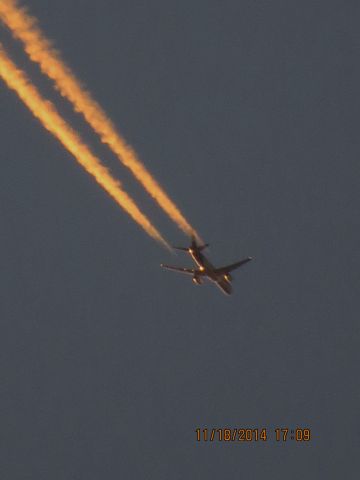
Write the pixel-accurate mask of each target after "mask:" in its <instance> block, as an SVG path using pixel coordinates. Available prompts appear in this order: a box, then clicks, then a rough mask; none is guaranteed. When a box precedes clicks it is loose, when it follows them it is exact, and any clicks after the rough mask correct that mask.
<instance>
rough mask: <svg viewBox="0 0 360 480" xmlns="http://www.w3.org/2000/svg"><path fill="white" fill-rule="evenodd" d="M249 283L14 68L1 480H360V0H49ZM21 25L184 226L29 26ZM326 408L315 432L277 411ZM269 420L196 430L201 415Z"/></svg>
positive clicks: (151, 161) (34, 8)
mask: <svg viewBox="0 0 360 480" xmlns="http://www.w3.org/2000/svg"><path fill="white" fill-rule="evenodd" d="M27 3H28V5H29V6H30V8H31V12H32V13H33V14H34V15H36V16H37V17H38V18H39V19H40V23H41V26H42V27H43V29H44V30H45V32H46V33H47V34H48V36H49V37H50V38H52V39H53V40H54V42H55V45H56V46H57V47H58V48H59V49H60V51H61V52H62V54H63V56H64V58H65V59H66V61H67V62H68V63H69V64H70V66H71V67H72V68H73V69H74V71H75V72H76V73H77V75H78V76H79V78H80V79H81V80H82V81H83V82H84V84H85V85H86V86H87V87H88V88H89V89H90V91H91V92H92V93H93V94H94V96H95V98H96V99H97V100H98V101H99V102H100V103H101V104H102V105H103V107H104V108H105V110H106V111H107V112H108V114H109V115H110V117H111V118H112V120H113V121H114V122H115V124H116V125H117V126H118V127H119V129H120V131H121V132H122V134H123V135H124V136H125V137H126V138H127V139H128V141H129V142H130V143H131V144H132V145H133V146H134V147H135V149H136V151H137V152H138V154H139V156H140V157H141V159H142V160H143V161H144V163H145V164H146V166H147V167H148V168H149V169H150V171H151V172H152V173H153V174H154V175H155V176H156V178H157V179H158V180H159V181H160V183H161V184H162V185H163V186H164V187H165V188H166V190H167V191H168V192H169V194H170V196H171V197H172V198H173V199H174V200H175V201H176V203H177V204H178V205H179V206H180V208H181V209H182V211H183V212H184V213H185V215H186V217H187V218H188V219H189V220H190V222H192V223H193V225H194V226H195V227H196V228H197V229H198V230H199V232H200V233H201V235H202V236H203V238H204V239H206V240H207V241H209V242H210V243H211V247H212V248H211V250H210V252H209V253H210V256H211V259H212V260H213V261H214V262H215V263H217V264H221V263H229V262H232V261H235V260H237V259H239V258H242V257H244V256H247V255H251V256H254V257H255V258H256V260H255V261H254V262H252V263H250V264H248V265H247V266H246V267H244V269H242V270H239V271H238V272H236V273H235V275H234V277H235V281H234V291H235V292H234V295H233V296H232V297H225V296H223V295H222V294H221V292H220V291H219V290H218V289H216V288H215V287H213V286H211V285H207V286H203V287H194V286H193V284H192V282H191V281H190V280H189V279H188V278H187V277H185V278H184V277H182V276H181V275H175V274H172V273H171V272H165V271H162V270H161V269H160V268H159V264H160V263H161V262H163V261H165V262H167V263H171V262H174V263H176V264H179V265H190V264H191V263H190V260H189V259H188V258H186V256H184V257H183V256H182V255H181V254H179V256H177V257H172V256H171V255H170V254H169V253H168V252H166V251H165V250H163V249H162V248H161V247H160V246H159V245H157V244H156V243H155V242H153V241H152V240H151V239H150V238H149V237H147V236H146V234H144V233H143V232H142V230H141V229H140V228H139V227H138V226H137V225H136V224H135V223H134V222H133V221H132V220H131V219H130V218H129V217H128V216H127V215H126V214H125V213H124V212H122V211H121V210H120V209H119V208H118V207H117V205H115V203H114V202H113V201H112V200H111V199H110V198H109V197H108V196H107V195H106V194H104V192H103V191H102V190H101V189H100V188H99V187H98V186H97V185H96V184H95V182H94V181H93V180H92V179H91V178H90V177H89V176H88V175H87V174H86V173H85V172H84V171H83V170H82V169H81V168H80V167H79V166H78V165H77V164H76V162H75V161H74V160H73V158H72V157H71V156H70V155H69V154H68V153H67V152H66V151H65V150H64V149H63V148H62V147H61V146H60V145H59V143H58V142H57V141H56V140H55V139H53V137H51V136H50V135H49V134H48V133H47V132H45V131H44V129H43V128H42V127H41V126H40V124H39V123H38V121H36V120H35V119H33V118H32V116H31V114H30V113H29V112H28V111H27V110H26V108H25V107H24V106H23V105H22V103H21V102H20V101H19V100H18V99H17V98H16V96H15V94H14V93H13V92H10V91H9V90H8V89H7V88H6V87H5V86H4V84H3V83H1V87H0V105H1V115H0V122H1V137H0V138H1V157H2V174H1V188H0V215H1V219H2V229H1V230H2V233H1V235H0V242H1V243H0V245H1V251H2V252H3V256H2V262H1V277H0V279H1V280H0V281H1V285H0V287H1V288H0V291H1V303H0V305H1V311H2V312H1V323H0V326H1V327H0V328H1V330H0V355H1V394H0V411H1V427H0V430H1V437H0V438H1V462H0V472H1V477H2V478H6V479H7V480H17V479H23V478H24V479H25V478H26V479H29V480H30V479H31V480H32V479H34V480H35V479H36V480H38V479H48V478H51V479H52V480H57V479H59V480H60V479H82V478H86V479H88V480H92V479H94V480H95V479H99V478H106V479H118V478H128V479H140V478H141V479H142V478H144V479H149V478H151V479H163V478H164V479H165V478H166V479H167V478H171V479H184V478H189V479H193V478H194V479H195V478H214V479H215V478H226V479H227V478H240V475H241V476H245V475H246V476H247V478H254V479H255V478H261V477H262V476H264V475H266V476H267V478H277V479H283V478H289V477H290V476H291V477H292V478H294V479H303V478H305V476H306V478H309V479H318V478H339V477H340V475H341V477H342V478H349V479H352V478H354V479H355V478H357V474H356V473H355V467H356V464H357V463H358V462H357V460H358V445H359V411H358V405H359V401H360V398H359V396H360V395H359V393H360V392H359V382H358V365H359V354H358V342H359V327H358V287H359V228H358V217H359V212H358V206H359V199H358V190H359V187H358V184H359V153H360V152H359V134H358V128H359V106H360V105H359V85H360V68H359V53H360V34H359V20H360V18H359V5H358V2H357V1H351V0H348V1H346V2H344V1H340V0H339V1H332V0H330V1H329V0H326V1H325V0H319V1H317V2H313V1H306V0H305V1H302V2H298V1H295V0H290V1H289V0H286V1H285V0H273V1H272V2H269V1H265V0H258V1H256V2H254V1H253V0H241V1H239V0H236V1H235V0H233V1H230V0H229V1H223V2H220V1H213V0H207V1H204V0H199V1H197V2H178V1H174V0H170V1H169V0H168V1H160V0H155V1H152V2H145V1H137V2H132V1H123V0H121V1H119V0H116V1H115V0H108V1H107V2H105V7H104V2H94V1H93V0H90V1H86V2H85V1H79V0H78V1H75V2H74V1H70V0H63V1H62V2H52V3H53V4H52V5H50V4H49V2H48V1H45V0H31V1H30V0H29V1H28V2H27ZM0 39H1V41H2V42H3V43H4V44H5V45H6V46H7V47H8V48H9V51H10V52H11V53H12V55H13V58H14V59H16V61H17V63H18V64H19V65H21V66H22V67H25V68H26V70H27V71H28V73H30V74H31V76H32V78H33V80H34V81H35V82H36V84H37V85H38V86H39V87H40V88H41V90H42V92H43V93H44V94H46V95H47V96H49V97H51V98H52V99H53V100H56V103H57V104H58V105H59V108H60V110H61V112H62V113H64V114H66V116H67V118H68V119H69V120H70V121H71V122H72V124H73V125H74V126H75V127H76V128H78V129H79V131H80V132H81V133H82V134H83V136H84V138H85V139H86V141H88V142H89V143H90V144H91V145H92V147H93V148H94V151H95V152H96V153H97V154H99V155H100V156H101V158H102V159H103V160H104V162H106V164H107V165H109V166H110V167H111V169H112V171H113V172H114V173H115V174H117V175H118V176H119V177H120V178H121V179H122V180H123V181H124V184H125V185H126V187H127V189H128V191H129V192H131V193H132V194H133V195H134V196H136V198H137V200H138V201H139V203H140V204H141V206H142V207H143V208H144V210H145V211H146V212H147V213H148V215H149V216H150V217H151V218H152V220H153V221H154V223H155V224H156V225H157V226H158V227H159V229H160V230H161V232H162V233H163V234H164V235H165V237H166V238H167V239H168V240H169V241H170V242H171V243H175V244H179V243H180V244H181V243H182V244H185V243H187V239H186V238H185V237H184V235H183V234H182V233H181V232H180V231H178V230H177V228H176V227H175V226H174V225H173V224H172V223H171V222H170V221H169V220H168V219H167V218H166V217H165V215H164V214H163V213H162V212H161V211H160V210H159V209H158V208H157V207H156V206H155V205H154V204H153V202H152V201H151V199H150V198H149V197H148V196H147V195H146V194H145V193H144V192H143V191H142V189H141V187H139V186H138V185H137V184H136V183H135V181H134V180H133V179H132V177H131V176H130V174H129V173H128V172H127V171H125V169H124V168H123V167H122V166H121V165H120V164H119V163H118V161H117V160H116V159H115V158H114V157H113V156H112V155H111V154H110V153H109V152H108V151H107V149H106V148H105V147H103V146H102V145H101V144H100V142H99V141H98V140H97V138H96V137H95V136H94V135H93V134H92V133H91V131H90V129H89V128H88V127H87V126H86V125H85V124H84V123H83V121H82V119H81V118H80V117H79V116H76V115H75V114H73V113H72V112H71V108H70V107H69V105H68V104H67V103H66V102H65V101H63V100H62V99H60V97H58V96H57V94H55V93H54V92H53V90H52V88H51V84H50V82H49V81H48V80H47V79H45V77H43V76H41V75H40V73H39V71H38V69H37V67H36V66H34V65H32V64H30V62H29V61H28V60H27V58H26V57H25V55H24V54H23V52H22V50H21V47H20V44H18V43H16V42H14V41H13V40H12V39H11V37H10V35H9V33H8V32H7V31H6V30H5V29H4V28H1V30H0ZM298 426H299V427H308V428H311V431H312V440H311V442H310V443H307V444H300V443H295V442H293V441H290V440H289V441H288V442H286V443H285V444H284V443H277V442H276V441H275V438H274V429H275V428H277V427H289V428H296V427H298ZM198 427H200V428H205V427H208V428H212V427H216V428H221V427H231V428H235V427H238V428H240V427H249V428H256V427H258V428H263V427H266V428H267V429H268V437H269V438H268V441H267V442H265V443H263V442H258V443H254V442H253V443H247V444H244V443H242V444H240V445H232V444H219V443H217V444H205V443H202V444H197V443H196V441H195V440H196V438H195V429H196V428H198Z"/></svg>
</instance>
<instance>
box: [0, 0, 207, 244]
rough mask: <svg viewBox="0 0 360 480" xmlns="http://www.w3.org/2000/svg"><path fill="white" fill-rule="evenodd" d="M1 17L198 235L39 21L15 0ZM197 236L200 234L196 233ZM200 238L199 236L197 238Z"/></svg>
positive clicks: (0, 1)
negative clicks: (67, 62)
mask: <svg viewBox="0 0 360 480" xmlns="http://www.w3.org/2000/svg"><path fill="white" fill-rule="evenodd" d="M0 18H1V20H2V21H3V23H4V24H5V25H6V26H7V27H8V28H9V29H10V30H11V31H12V33H13V35H14V37H15V38H18V39H19V40H21V41H22V43H23V44H24V47H25V51H26V52H27V54H28V55H29V57H30V58H31V60H33V61H34V62H36V63H38V64H39V65H40V68H41V70H42V72H43V73H45V74H46V75H47V76H48V77H50V78H51V79H52V80H53V81H54V83H55V86H56V88H57V89H58V90H59V91H60V93H61V95H62V96H63V97H66V98H67V99H68V100H69V101H70V102H71V103H72V104H73V106H74V109H75V110H76V111H77V112H80V113H81V114H82V115H83V116H84V118H85V119H86V121H87V122H88V123H89V125H91V127H92V128H93V130H94V131H95V132H96V133H97V134H98V135H99V137H100V138H101V141H102V142H103V143H106V144H107V145H108V146H109V147H110V149H111V150H112V151H113V152H114V153H115V154H116V156H117V157H118V159H119V160H120V161H121V162H122V163H123V164H124V165H125V166H126V167H128V168H129V169H130V170H131V172H132V173H133V174H134V176H135V177H136V178H137V180H138V181H139V182H140V183H141V184H142V185H143V187H144V188H145V189H146V190H147V191H148V193H149V194H150V195H151V196H152V197H153V198H154V199H155V200H156V202H157V203H158V204H159V205H160V207H161V208H162V209H163V210H164V211H165V212H166V213H167V214H168V215H169V217H170V218H171V219H172V220H173V221H174V222H175V223H176V224H177V225H178V226H179V227H180V228H181V229H182V230H183V231H184V232H185V233H186V234H187V235H192V234H196V232H195V230H194V228H193V227H192V226H191V225H190V224H189V223H188V222H187V220H186V219H185V217H184V216H183V214H182V213H181V212H180V210H179V209H178V207H177V206H176V205H175V204H174V202H173V201H172V200H171V199H170V198H169V196H168V195H167V194H166V193H165V191H164V190H163V189H162V188H161V187H160V185H159V184H158V183H157V181H156V180H155V179H154V178H153V177H152V175H151V174H150V172H149V171H148V170H147V169H146V167H145V166H144V165H143V164H142V163H141V161H140V160H139V159H138V158H137V156H136V153H135V152H134V150H133V149H132V148H131V147H130V146H129V145H128V144H127V143H126V141H125V140H124V139H123V138H122V137H121V136H120V134H119V133H118V132H117V131H116V128H115V126H114V125H113V123H112V122H111V120H110V119H109V118H108V117H107V115H106V113H105V112H104V110H103V109H102V108H101V107H100V105H99V104H98V103H97V102H96V101H95V100H94V99H93V98H92V97H91V95H90V93H89V92H87V91H85V90H84V89H83V88H82V86H81V84H80V82H79V81H78V80H77V78H76V77H75V75H74V74H73V73H72V71H71V70H70V68H69V67H68V66H67V65H65V63H64V62H63V60H62V59H61V58H60V56H59V54H58V53H57V52H56V51H55V50H54V49H53V47H52V45H51V43H50V41H49V40H47V39H46V37H45V35H44V34H43V33H42V31H41V30H40V28H39V26H38V23H37V20H36V19H35V18H34V17H31V16H30V15H29V14H28V13H27V11H26V10H25V9H23V8H20V7H19V6H18V5H17V3H16V0H0ZM196 235H197V234H196ZM197 237H198V238H199V239H200V237H199V236H198V235H197Z"/></svg>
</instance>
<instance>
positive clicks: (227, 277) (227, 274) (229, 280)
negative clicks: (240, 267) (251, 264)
mask: <svg viewBox="0 0 360 480" xmlns="http://www.w3.org/2000/svg"><path fill="white" fill-rule="evenodd" d="M224 278H225V280H226V281H227V282H231V280H232V276H231V275H230V273H225V275H224Z"/></svg>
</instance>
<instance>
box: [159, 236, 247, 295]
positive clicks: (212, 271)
mask: <svg viewBox="0 0 360 480" xmlns="http://www.w3.org/2000/svg"><path fill="white" fill-rule="evenodd" d="M207 246H208V245H207V244H206V245H198V244H197V242H196V239H195V238H194V237H193V238H192V242H191V245H190V247H188V248H185V247H174V248H176V249H177V250H183V251H184V252H187V253H189V254H190V255H191V257H192V259H193V260H194V262H195V263H196V265H197V266H198V268H186V267H175V266H172V265H164V264H161V266H162V267H163V268H166V269H168V270H172V271H174V272H179V273H185V274H186V275H191V276H192V277H193V278H192V280H193V282H194V283H195V284H196V285H201V284H203V283H204V279H205V278H208V279H209V280H211V281H212V282H214V283H215V284H216V285H217V286H218V287H219V288H220V290H222V291H223V292H224V293H225V294H227V295H230V294H231V292H232V285H231V280H232V277H231V275H230V272H231V271H232V270H235V269H236V268H239V267H241V266H242V265H244V264H245V263H247V262H249V261H250V260H252V258H251V257H246V258H244V259H243V260H240V261H239V262H235V263H232V264H230V265H226V266H224V267H220V268H216V267H214V266H213V265H212V264H211V263H210V261H209V260H208V259H207V258H206V257H205V255H204V254H203V253H202V250H204V249H205V248H206V247H207Z"/></svg>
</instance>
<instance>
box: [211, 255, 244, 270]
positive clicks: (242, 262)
mask: <svg viewBox="0 0 360 480" xmlns="http://www.w3.org/2000/svg"><path fill="white" fill-rule="evenodd" d="M250 260H252V257H247V258H244V259H243V260H240V262H236V263H231V264H230V265H226V266H225V267H220V268H217V269H216V270H215V272H216V273H220V274H221V273H229V272H231V271H232V270H235V268H239V267H241V266H242V265H244V264H245V263H247V262H250Z"/></svg>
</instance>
